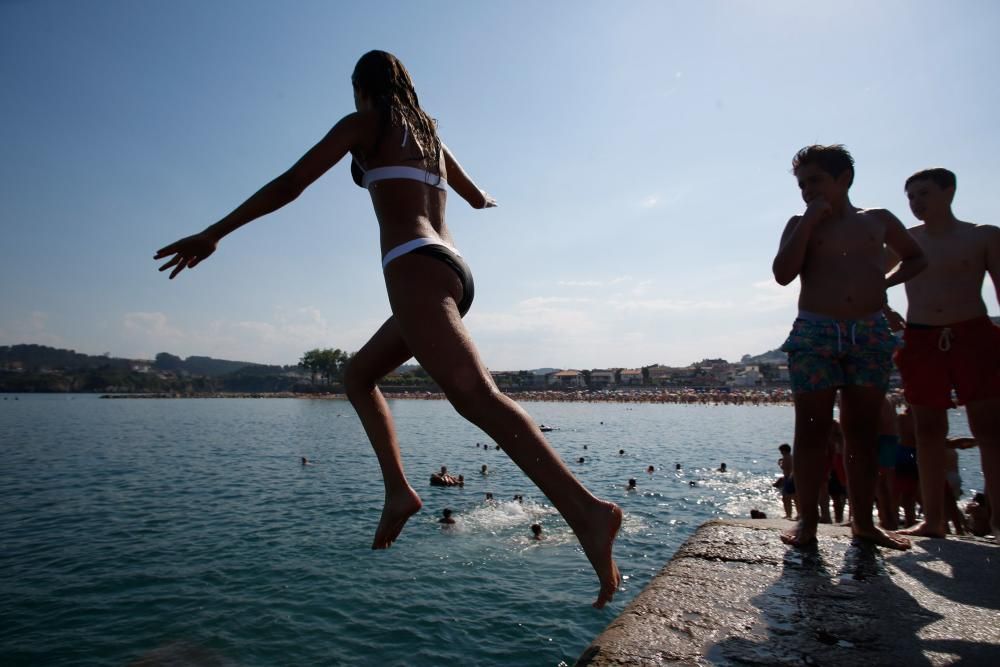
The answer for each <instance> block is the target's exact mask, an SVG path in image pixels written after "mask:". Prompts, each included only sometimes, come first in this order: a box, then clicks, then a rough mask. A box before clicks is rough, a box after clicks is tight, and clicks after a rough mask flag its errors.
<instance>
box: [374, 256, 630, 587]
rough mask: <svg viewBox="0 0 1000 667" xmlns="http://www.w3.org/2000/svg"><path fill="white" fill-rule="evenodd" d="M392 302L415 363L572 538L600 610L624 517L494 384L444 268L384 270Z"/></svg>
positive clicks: (406, 261)
mask: <svg viewBox="0 0 1000 667" xmlns="http://www.w3.org/2000/svg"><path fill="white" fill-rule="evenodd" d="M386 285H387V287H388V289H389V300H390V302H391V303H392V310H393V314H394V317H395V319H396V322H397V323H398V324H399V329H400V332H401V333H402V336H403V339H404V340H405V341H406V345H407V347H408V348H409V349H410V350H411V351H412V352H413V354H414V356H415V357H416V359H417V361H419V362H420V365H421V366H423V368H424V370H425V371H427V372H428V373H429V374H430V376H431V377H432V378H434V380H435V381H436V382H437V383H438V385H439V386H440V387H441V389H442V390H443V391H444V392H445V394H446V395H447V397H448V400H449V401H450V402H451V404H452V405H453V406H454V407H455V409H456V410H457V411H458V412H459V414H461V415H462V416H463V417H465V418H466V419H468V420H469V421H471V422H472V423H474V424H475V425H476V426H478V427H479V428H481V429H483V431H485V432H486V433H487V434H489V436H490V437H492V438H493V439H494V440H495V441H496V442H497V443H498V444H499V445H500V446H501V447H502V448H503V449H504V451H505V452H507V454H508V456H510V458H511V459H512V460H513V461H514V463H516V464H517V465H518V467H520V468H521V470H523V471H524V472H525V474H526V475H528V477H529V478H531V481H533V482H534V483H535V484H536V485H537V486H538V488H539V489H541V491H542V492H543V493H544V494H545V495H546V496H547V497H548V498H549V500H550V501H552V504H553V505H555V507H556V509H557V510H559V513H560V514H562V516H563V518H564V519H565V520H566V522H567V523H568V524H569V526H570V528H572V529H573V532H574V533H575V534H576V536H577V539H579V541H580V545H581V546H582V547H583V551H584V553H585V554H586V555H587V558H588V559H589V560H590V563H591V565H592V566H593V568H594V570H595V572H596V573H597V576H598V579H600V583H601V589H600V593H599V595H598V597H597V601H596V602H595V603H594V606H595V607H603V606H604V604H605V603H607V602H609V601H610V600H611V598H612V597H613V596H614V594H615V591H616V590H617V588H618V585H619V584H620V581H621V577H620V575H619V573H618V568H617V567H616V566H615V562H614V559H613V558H612V555H611V547H612V544H613V543H614V539H615V535H616V534H617V532H618V528H619V527H620V526H621V521H622V511H621V509H620V508H619V507H618V506H617V505H615V504H614V503H610V502H604V501H601V500H599V499H598V498H596V497H594V496H593V495H592V494H591V493H590V491H588V490H587V489H586V487H584V486H583V485H582V484H581V483H580V482H579V480H577V479H576V477H574V476H573V473H571V472H570V471H569V469H568V468H567V467H566V466H565V464H564V463H563V461H562V459H560V458H559V455H558V454H556V452H555V451H554V450H553V449H552V448H551V447H550V446H549V444H548V443H547V442H546V441H545V438H544V437H543V436H542V433H541V431H540V430H539V428H538V426H537V425H536V424H535V423H534V421H533V420H532V419H531V418H530V417H529V416H528V414H527V413H526V412H524V410H522V409H521V408H520V406H518V405H517V404H516V403H515V402H514V401H512V400H510V399H509V398H508V397H506V396H504V395H503V394H502V393H500V391H499V390H498V389H497V388H496V386H495V385H494V384H493V380H492V378H491V377H490V374H489V371H487V370H486V368H485V367H484V366H483V364H482V362H481V361H480V359H479V354H478V352H477V351H476V348H475V345H474V344H473V342H472V339H471V337H470V336H469V333H468V331H467V330H466V328H465V325H464V324H463V323H462V318H461V317H460V316H459V314H458V309H457V307H456V305H455V304H456V300H457V298H459V297H461V294H462V286H461V283H460V282H459V280H458V277H457V276H456V274H455V273H454V271H452V270H451V268H449V267H448V266H447V265H445V264H444V263H442V262H439V261H437V260H435V259H433V258H430V257H426V256H420V255H404V256H403V257H400V258H399V259H396V260H394V261H393V263H392V264H390V265H389V267H388V269H387V270H386Z"/></svg>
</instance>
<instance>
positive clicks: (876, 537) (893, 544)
mask: <svg viewBox="0 0 1000 667" xmlns="http://www.w3.org/2000/svg"><path fill="white" fill-rule="evenodd" d="M851 535H853V536H854V537H856V538H857V539H859V540H864V541H865V542H871V543H872V544H874V545H875V546H877V547H885V548H887V549H897V550H899V551H906V550H907V549H909V548H910V547H912V546H913V544H912V543H911V542H910V541H909V540H908V539H906V538H905V537H901V536H900V535H898V534H896V533H893V532H889V531H883V530H880V529H878V528H876V527H875V526H870V527H867V528H859V527H857V526H851Z"/></svg>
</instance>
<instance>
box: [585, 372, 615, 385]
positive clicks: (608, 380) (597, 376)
mask: <svg viewBox="0 0 1000 667" xmlns="http://www.w3.org/2000/svg"><path fill="white" fill-rule="evenodd" d="M614 383H615V372H614V371H606V370H598V369H594V370H592V371H590V388H591V389H604V388H605V387H610V386H612V385H614Z"/></svg>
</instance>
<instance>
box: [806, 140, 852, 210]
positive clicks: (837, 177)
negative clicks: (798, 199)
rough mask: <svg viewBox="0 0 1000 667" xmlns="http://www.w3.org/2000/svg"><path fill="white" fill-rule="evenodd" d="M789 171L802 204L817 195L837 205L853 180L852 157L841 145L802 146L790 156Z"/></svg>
mask: <svg viewBox="0 0 1000 667" xmlns="http://www.w3.org/2000/svg"><path fill="white" fill-rule="evenodd" d="M792 173H793V174H794V175H795V179H796V180H797V181H798V183H799V190H800V191H801V192H802V200H803V201H804V202H805V203H806V204H809V203H810V202H812V201H813V200H814V199H816V198H817V197H822V198H823V199H825V200H826V201H827V203H829V204H837V203H838V202H840V201H842V200H844V199H845V198H846V197H847V191H848V190H849V189H850V188H851V184H852V183H854V158H853V157H851V154H850V153H849V152H848V151H847V149H846V148H844V146H842V145H841V144H834V145H832V146H819V145H815V146H806V147H805V148H803V149H802V150H800V151H799V152H798V153H796V154H795V157H793V158H792Z"/></svg>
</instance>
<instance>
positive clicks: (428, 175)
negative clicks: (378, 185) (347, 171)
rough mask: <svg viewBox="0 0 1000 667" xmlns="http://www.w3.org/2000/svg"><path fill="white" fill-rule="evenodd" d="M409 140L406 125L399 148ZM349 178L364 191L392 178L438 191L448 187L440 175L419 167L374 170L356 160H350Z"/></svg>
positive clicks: (401, 166) (377, 168) (389, 167)
mask: <svg viewBox="0 0 1000 667" xmlns="http://www.w3.org/2000/svg"><path fill="white" fill-rule="evenodd" d="M409 138H410V128H409V126H407V125H404V126H403V143H401V144H400V146H405V145H406V142H407V140H408V139H409ZM351 178H353V179H354V182H355V183H357V184H358V185H359V186H361V187H362V188H365V189H366V190H368V189H370V188H371V184H372V183H375V182H377V181H386V180H389V179H393V178H403V179H406V180H410V181H420V182H421V183H424V184H425V185H429V186H431V187H434V188H437V189H438V190H445V189H447V187H448V181H447V180H446V179H444V178H443V177H442V176H441V175H440V174H435V173H432V172H429V171H427V170H426V169H420V168H419V167H407V166H405V165H401V164H394V165H389V166H387V167H375V168H374V169H367V170H366V169H365V168H364V167H362V166H361V165H360V164H358V160H357V158H353V159H352V160H351Z"/></svg>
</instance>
